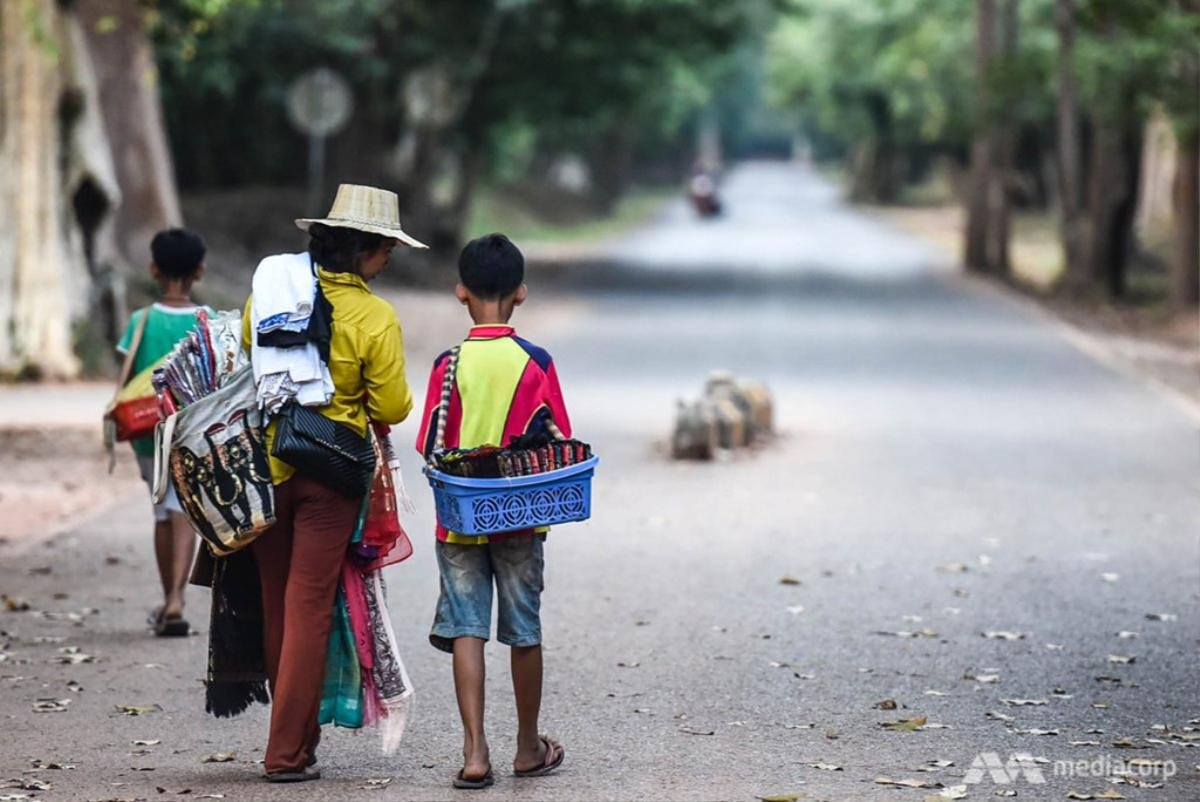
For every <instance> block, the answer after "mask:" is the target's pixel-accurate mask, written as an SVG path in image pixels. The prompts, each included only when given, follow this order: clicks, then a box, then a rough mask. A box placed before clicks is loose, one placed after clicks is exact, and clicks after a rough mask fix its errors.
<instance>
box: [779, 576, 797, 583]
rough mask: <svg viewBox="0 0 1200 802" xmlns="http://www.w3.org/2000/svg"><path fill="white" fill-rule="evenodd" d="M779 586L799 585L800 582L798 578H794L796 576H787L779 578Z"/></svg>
mask: <svg viewBox="0 0 1200 802" xmlns="http://www.w3.org/2000/svg"><path fill="white" fill-rule="evenodd" d="M779 584H781V585H799V584H800V580H799V579H796V577H794V576H787V575H785V576H781V577H779Z"/></svg>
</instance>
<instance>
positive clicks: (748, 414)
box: [671, 371, 775, 460]
mask: <svg viewBox="0 0 1200 802" xmlns="http://www.w3.org/2000/svg"><path fill="white" fill-rule="evenodd" d="M774 416H775V412H774V402H773V401H772V398H771V392H770V390H768V389H767V386H766V385H765V384H763V383H762V382H758V381H748V380H738V379H735V378H734V377H733V376H732V375H731V374H729V373H726V372H724V371H714V372H712V373H710V374H709V377H708V381H707V382H706V383H705V385H704V393H703V395H702V396H701V397H700V398H699V399H697V400H694V401H684V400H682V399H680V401H679V408H678V412H677V413H676V416H675V431H674V432H673V433H672V435H671V457H672V458H673V459H697V460H709V459H713V458H714V457H715V456H716V455H717V453H718V452H719V451H721V450H733V449H737V448H745V447H747V446H750V445H753V444H754V443H756V442H762V441H764V440H766V439H767V438H769V437H770V436H771V434H772V433H773V431H774Z"/></svg>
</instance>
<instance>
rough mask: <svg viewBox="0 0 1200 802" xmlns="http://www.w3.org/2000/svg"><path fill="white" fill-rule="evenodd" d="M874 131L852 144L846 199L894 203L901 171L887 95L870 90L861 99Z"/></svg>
mask: <svg viewBox="0 0 1200 802" xmlns="http://www.w3.org/2000/svg"><path fill="white" fill-rule="evenodd" d="M865 104H866V107H867V109H868V111H869V112H870V115H871V125H872V128H873V130H874V134H873V135H872V136H871V138H870V139H868V140H867V141H865V142H861V143H859V144H858V145H857V146H855V149H854V155H853V158H852V161H851V167H850V169H851V176H850V200H852V201H855V202H858V203H895V202H896V200H897V199H898V198H899V197H900V187H901V184H902V183H903V182H902V171H901V169H900V164H899V155H898V152H897V148H896V145H895V135H894V132H893V123H892V110H891V108H890V107H889V106H888V100H887V97H885V96H884V95H883V94H881V93H873V94H871V95H869V96H868V97H867V98H866V99H865Z"/></svg>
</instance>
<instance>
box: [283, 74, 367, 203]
mask: <svg viewBox="0 0 1200 802" xmlns="http://www.w3.org/2000/svg"><path fill="white" fill-rule="evenodd" d="M287 110H288V117H289V118H291V121H292V125H294V126H296V128H297V129H299V130H300V131H301V132H302V133H305V134H307V135H308V207H309V208H308V211H309V213H310V214H319V213H320V212H321V209H320V208H318V206H319V205H320V203H321V196H322V195H323V194H324V193H323V187H324V183H325V138H326V137H328V136H330V135H331V134H336V133H337V132H338V131H340V130H341V129H342V128H343V127H344V126H345V125H346V123H347V122H349V120H350V114H351V113H352V112H353V111H354V95H353V94H352V93H351V91H350V84H348V83H347V82H346V79H345V78H343V77H342V76H341V75H339V74H338V73H336V72H334V71H333V70H331V69H329V68H328V67H318V68H317V69H315V70H310V71H309V72H306V73H304V74H303V75H301V76H300V77H299V78H297V79H296V80H295V81H293V82H292V85H291V88H289V89H288V95H287Z"/></svg>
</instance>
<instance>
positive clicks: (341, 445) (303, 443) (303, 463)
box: [271, 401, 375, 498]
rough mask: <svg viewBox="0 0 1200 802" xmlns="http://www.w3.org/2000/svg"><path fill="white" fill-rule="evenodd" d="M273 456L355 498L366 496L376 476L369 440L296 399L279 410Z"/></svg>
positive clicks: (311, 477)
mask: <svg viewBox="0 0 1200 802" xmlns="http://www.w3.org/2000/svg"><path fill="white" fill-rule="evenodd" d="M271 456H273V457H275V458H277V459H281V460H283V461H284V462H286V463H287V464H288V465H291V466H292V467H293V468H295V469H296V470H297V471H299V472H300V473H302V474H304V475H305V476H307V477H308V478H310V479H314V480H316V481H318V482H320V483H321V484H323V485H325V486H326V487H328V488H330V489H331V490H336V491H337V492H339V493H341V494H342V495H344V496H350V497H352V498H361V497H362V496H365V495H366V494H367V491H368V490H370V488H371V480H372V479H373V478H374V476H375V449H374V447H372V446H371V441H370V440H368V439H367V438H365V437H363V436H361V435H360V434H359V433H358V432H356V431H354V430H353V429H351V428H350V427H349V426H347V425H346V424H344V423H338V422H337V421H335V420H330V419H329V418H327V417H325V416H324V415H322V414H321V413H320V412H317V411H316V410H313V409H310V408H309V407H305V406H301V405H300V404H297V403H296V402H294V401H293V402H291V403H289V404H287V405H286V406H285V407H284V408H283V409H282V410H281V411H280V413H279V424H278V426H277V428H276V430H275V442H274V444H273V445H272V447H271Z"/></svg>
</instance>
